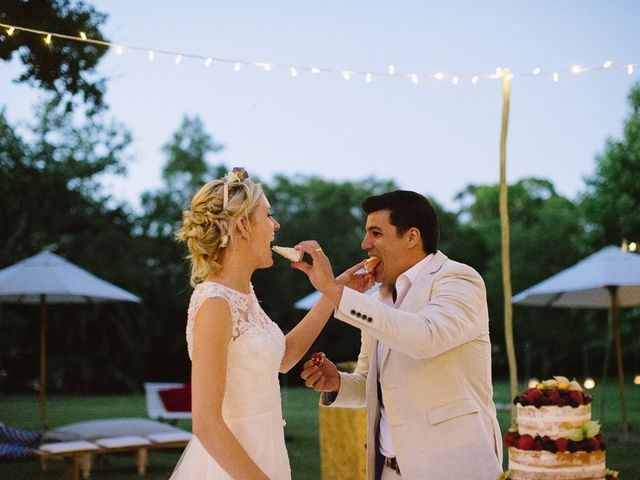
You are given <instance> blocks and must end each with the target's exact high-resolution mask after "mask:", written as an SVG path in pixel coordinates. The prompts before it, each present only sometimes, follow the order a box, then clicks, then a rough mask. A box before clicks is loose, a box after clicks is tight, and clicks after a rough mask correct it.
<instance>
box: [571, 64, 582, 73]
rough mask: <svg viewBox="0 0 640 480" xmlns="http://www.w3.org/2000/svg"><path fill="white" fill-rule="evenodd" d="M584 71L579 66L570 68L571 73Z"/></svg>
mask: <svg viewBox="0 0 640 480" xmlns="http://www.w3.org/2000/svg"><path fill="white" fill-rule="evenodd" d="M582 72H584V69H583V68H582V67H581V66H580V65H574V66H573V67H571V73H582Z"/></svg>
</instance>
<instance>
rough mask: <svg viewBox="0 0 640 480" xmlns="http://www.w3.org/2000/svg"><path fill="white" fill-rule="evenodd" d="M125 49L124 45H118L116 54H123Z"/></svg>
mask: <svg viewBox="0 0 640 480" xmlns="http://www.w3.org/2000/svg"><path fill="white" fill-rule="evenodd" d="M122 53H123V49H122V45H116V55H122Z"/></svg>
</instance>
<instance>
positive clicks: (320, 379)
mask: <svg viewBox="0 0 640 480" xmlns="http://www.w3.org/2000/svg"><path fill="white" fill-rule="evenodd" d="M300 376H301V377H302V379H303V380H304V384H305V386H307V387H309V388H313V389H314V390H315V391H316V392H337V391H338V390H340V375H339V374H338V368H337V367H336V365H335V364H334V363H333V362H332V361H331V360H329V359H328V358H327V357H325V356H324V353H314V354H313V355H312V356H311V359H309V360H307V361H306V362H305V363H304V365H303V366H302V373H301V374H300Z"/></svg>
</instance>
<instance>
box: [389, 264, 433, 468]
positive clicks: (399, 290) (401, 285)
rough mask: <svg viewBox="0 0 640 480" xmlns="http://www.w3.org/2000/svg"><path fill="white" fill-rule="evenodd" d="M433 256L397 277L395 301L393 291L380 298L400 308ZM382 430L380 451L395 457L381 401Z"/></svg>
mask: <svg viewBox="0 0 640 480" xmlns="http://www.w3.org/2000/svg"><path fill="white" fill-rule="evenodd" d="M431 257H433V254H432V253H431V254H429V255H427V256H426V257H425V258H423V259H422V260H420V261H419V262H418V263H416V264H415V265H414V266H413V267H411V268H410V269H409V270H407V271H406V272H404V273H402V274H401V275H400V276H399V277H398V278H397V279H396V300H395V302H394V301H393V297H392V292H388V293H387V294H386V295H384V296H381V297H380V300H381V301H382V302H383V303H385V304H387V305H389V306H391V307H393V308H398V306H399V305H400V304H401V303H402V301H403V300H404V297H406V295H407V292H408V291H409V289H410V288H411V285H413V282H414V281H415V279H416V277H417V276H418V273H420V270H422V268H423V267H424V266H425V265H426V263H427V262H428V261H429V260H431ZM383 349H384V346H383V344H382V342H378V349H377V351H376V361H377V362H378V381H380V366H381V365H382V352H383ZM379 429H380V432H379V438H378V441H379V442H380V453H381V454H382V455H384V456H385V457H389V458H392V457H395V456H396V453H395V449H394V448H393V441H392V439H391V431H390V430H389V424H388V421H387V414H386V411H385V409H384V404H383V403H382V402H381V403H380V427H379Z"/></svg>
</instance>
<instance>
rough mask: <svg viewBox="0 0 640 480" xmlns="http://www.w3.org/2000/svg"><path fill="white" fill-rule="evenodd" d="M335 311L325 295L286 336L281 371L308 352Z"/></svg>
mask: <svg viewBox="0 0 640 480" xmlns="http://www.w3.org/2000/svg"><path fill="white" fill-rule="evenodd" d="M332 313H333V303H331V301H330V300H328V299H327V298H326V297H325V296H324V295H323V296H322V297H320V300H318V301H317V302H316V304H315V305H314V306H313V308H312V309H311V310H309V313H307V314H306V315H305V316H304V318H303V319H302V320H300V322H299V323H298V324H297V325H296V326H295V327H294V328H293V330H291V331H290V332H289V333H288V334H287V336H286V342H287V343H286V347H285V351H284V356H283V357H282V362H281V363H280V373H286V372H288V371H289V370H291V368H292V367H293V366H294V365H295V364H296V363H298V362H299V361H300V359H301V358H302V356H303V355H304V354H305V353H307V351H308V350H309V347H311V344H312V343H313V341H314V340H315V339H316V338H317V337H318V335H320V332H321V331H322V329H323V328H324V326H325V325H326V324H327V321H328V320H329V318H330V317H331V314H332Z"/></svg>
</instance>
